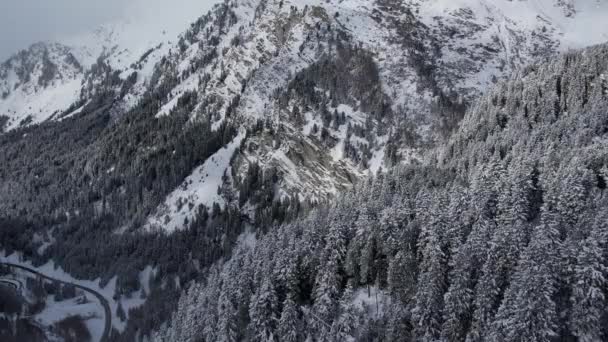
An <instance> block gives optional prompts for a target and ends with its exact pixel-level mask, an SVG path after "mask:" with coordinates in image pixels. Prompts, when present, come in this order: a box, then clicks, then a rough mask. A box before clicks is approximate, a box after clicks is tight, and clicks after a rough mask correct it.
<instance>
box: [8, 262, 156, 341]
mask: <svg viewBox="0 0 608 342" xmlns="http://www.w3.org/2000/svg"><path fill="white" fill-rule="evenodd" d="M0 262H6V263H12V264H15V265H20V266H24V267H27V268H30V269H34V270H36V271H37V272H40V273H41V274H44V275H46V276H47V277H49V278H53V279H56V280H59V281H63V282H66V283H71V284H77V285H80V286H83V287H86V288H89V289H91V290H93V291H95V292H97V293H99V294H101V295H102V296H103V297H104V298H105V299H106V301H107V302H108V304H109V305H110V309H111V312H112V327H113V328H115V329H117V330H118V331H123V330H124V328H125V327H126V322H125V321H121V320H120V318H119V317H118V316H117V308H118V305H119V302H120V304H121V305H122V307H123V309H124V312H125V314H126V315H127V317H128V313H129V310H130V309H132V308H136V307H139V306H141V305H143V304H144V302H145V298H142V297H143V296H142V293H141V291H142V290H143V291H145V292H146V293H150V280H151V277H152V276H153V275H154V273H155V269H153V268H152V267H151V266H148V267H146V268H145V269H144V270H143V271H142V272H140V274H139V279H140V284H141V288H142V290H140V291H137V292H134V293H132V294H130V295H129V296H128V298H127V297H123V298H120V299H119V300H115V299H114V294H115V289H116V279H117V278H116V277H114V278H112V279H111V280H110V281H109V282H108V284H106V286H104V287H102V286H101V285H100V280H99V279H96V280H81V279H76V278H74V277H72V276H71V275H70V274H68V273H66V272H65V271H63V269H62V268H61V267H58V266H56V265H55V263H54V262H52V261H49V262H48V263H46V264H44V265H42V266H39V267H35V266H33V265H32V263H31V262H30V261H27V260H24V259H23V257H22V256H21V255H20V254H19V253H13V254H10V255H6V253H5V251H3V250H0ZM18 272H20V273H27V272H25V271H18ZM26 275H27V274H24V276H26ZM84 294H85V296H86V298H87V302H86V303H80V302H79V301H78V298H76V299H70V300H67V301H61V302H56V301H55V300H54V299H47V307H46V308H45V310H44V311H42V312H41V313H40V314H38V315H36V317H35V319H36V320H37V321H39V322H40V323H42V324H43V325H51V324H54V323H57V322H59V321H61V320H62V319H64V318H67V317H69V316H72V315H80V316H81V317H83V318H84V319H85V320H86V321H85V322H86V325H87V327H88V328H89V331H90V332H91V335H92V336H93V340H94V341H98V340H99V338H100V337H101V334H102V333H103V328H104V322H105V321H104V319H105V318H104V317H105V314H104V309H103V306H102V305H101V303H99V301H98V299H97V298H96V297H95V296H93V295H92V294H90V293H84Z"/></svg>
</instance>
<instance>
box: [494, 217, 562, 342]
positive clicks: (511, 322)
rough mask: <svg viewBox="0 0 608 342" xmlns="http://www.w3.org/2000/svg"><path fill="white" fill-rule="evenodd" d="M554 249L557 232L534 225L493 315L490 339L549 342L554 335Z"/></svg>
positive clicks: (556, 258)
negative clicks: (496, 311)
mask: <svg viewBox="0 0 608 342" xmlns="http://www.w3.org/2000/svg"><path fill="white" fill-rule="evenodd" d="M558 250H559V238H558V232H557V230H556V229H555V228H552V227H551V226H550V225H546V224H541V225H539V226H537V227H536V229H535V233H534V235H533V237H532V241H531V243H530V245H529V246H528V248H527V249H526V251H525V253H523V254H522V258H521V260H520V262H519V266H518V269H517V272H516V273H515V275H514V279H513V282H512V283H511V285H510V287H509V288H508V289H507V292H506V293H505V298H504V300H503V303H502V304H501V306H500V308H499V310H498V313H497V314H496V320H495V321H494V323H493V325H492V328H491V330H490V332H489V339H490V340H492V341H505V342H509V341H513V342H515V341H523V340H524V339H525V340H526V341H531V342H545V341H546V342H549V341H551V340H552V338H554V337H555V336H556V335H557V333H556V329H557V324H556V323H557V318H558V316H557V312H556V305H555V302H554V296H555V292H556V275H555V270H556V264H557V263H558V262H559V261H558V256H557V251H558Z"/></svg>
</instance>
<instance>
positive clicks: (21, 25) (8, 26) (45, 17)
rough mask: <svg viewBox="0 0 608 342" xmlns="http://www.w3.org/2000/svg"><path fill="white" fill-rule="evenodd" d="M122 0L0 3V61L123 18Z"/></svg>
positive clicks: (15, 0)
mask: <svg viewBox="0 0 608 342" xmlns="http://www.w3.org/2000/svg"><path fill="white" fill-rule="evenodd" d="M125 3H128V1H124V0H103V1H94V0H1V1H0V60H5V59H6V58H8V57H9V56H10V55H11V54H13V53H15V52H17V51H18V50H20V49H24V48H26V47H28V46H29V45H30V44H32V43H35V42H38V41H43V40H52V39H56V38H57V37H62V36H66V35H71V34H75V33H77V32H82V31H84V30H87V29H91V28H94V27H96V26H98V25H100V24H102V23H104V22H107V21H108V20H111V19H112V18H116V17H119V16H120V15H121V14H122V9H123V7H124V6H125V5H124V4H125Z"/></svg>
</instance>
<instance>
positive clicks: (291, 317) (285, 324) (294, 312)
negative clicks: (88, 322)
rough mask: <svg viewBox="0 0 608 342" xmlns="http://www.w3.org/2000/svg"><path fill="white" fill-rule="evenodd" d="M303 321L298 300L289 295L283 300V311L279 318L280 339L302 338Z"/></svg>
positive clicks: (295, 341)
mask: <svg viewBox="0 0 608 342" xmlns="http://www.w3.org/2000/svg"><path fill="white" fill-rule="evenodd" d="M301 325H302V323H301V322H300V317H299V314H298V307H297V304H296V302H295V301H294V300H293V299H292V298H291V296H287V299H285V302H283V312H282V313H281V318H280V319H279V324H278V329H277V337H278V340H279V341H284V342H297V341H300V340H301V333H302V326H301Z"/></svg>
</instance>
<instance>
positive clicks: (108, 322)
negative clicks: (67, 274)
mask: <svg viewBox="0 0 608 342" xmlns="http://www.w3.org/2000/svg"><path fill="white" fill-rule="evenodd" d="M0 265H4V266H8V267H12V268H17V269H20V270H23V271H26V272H29V273H32V274H35V275H37V276H39V277H41V278H43V279H46V280H50V281H55V282H57V283H59V284H64V285H72V286H74V287H75V288H77V289H80V290H82V291H85V292H88V293H90V294H92V295H93V296H95V297H96V298H97V299H98V300H99V303H101V305H102V306H103V310H104V312H105V324H104V328H103V334H102V335H101V339H100V342H109V341H110V331H111V329H112V311H111V310H110V304H109V303H108V301H107V300H106V299H105V298H104V296H102V295H101V294H100V293H99V292H97V291H95V290H92V289H90V288H88V287H84V286H81V285H78V284H74V283H69V282H65V281H62V280H59V279H55V278H51V277H49V276H47V275H44V274H42V273H40V272H38V271H36V270H34V269H31V268H28V267H25V266H21V265H16V264H11V263H6V262H0Z"/></svg>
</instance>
